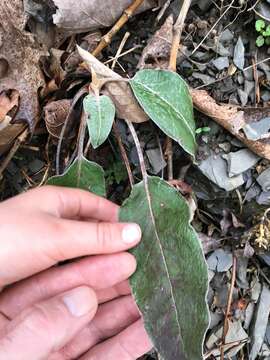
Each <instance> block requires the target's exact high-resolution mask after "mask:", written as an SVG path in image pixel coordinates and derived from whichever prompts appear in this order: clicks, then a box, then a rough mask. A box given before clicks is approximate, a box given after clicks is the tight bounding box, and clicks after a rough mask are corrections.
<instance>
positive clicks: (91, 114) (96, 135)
mask: <svg viewBox="0 0 270 360" xmlns="http://www.w3.org/2000/svg"><path fill="white" fill-rule="evenodd" d="M83 106H84V111H85V112H86V114H87V126H88V131H89V136H90V140H91V144H92V146H93V148H94V149H96V148H98V147H99V146H100V145H102V144H103V143H104V142H105V141H106V140H107V138H108V136H109V134H110V132H111V129H112V125H113V120H114V117H115V106H114V104H113V102H112V100H111V99H110V98H109V97H108V96H105V95H103V96H95V95H87V96H86V97H85V99H84V102H83Z"/></svg>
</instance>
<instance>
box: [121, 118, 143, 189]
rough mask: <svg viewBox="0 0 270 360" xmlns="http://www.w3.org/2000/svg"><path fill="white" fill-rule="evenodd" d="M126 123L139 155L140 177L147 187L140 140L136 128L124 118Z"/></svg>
mask: <svg viewBox="0 0 270 360" xmlns="http://www.w3.org/2000/svg"><path fill="white" fill-rule="evenodd" d="M126 123H127V125H128V128H129V130H130V132H131V135H132V137H133V140H134V143H135V146H136V149H137V153H138V157H139V161H140V167H141V171H142V177H143V181H144V183H145V186H146V187H147V184H148V175H147V171H146V167H145V162H144V157H143V152H142V148H141V144H140V140H139V138H138V136H137V133H136V130H135V128H134V126H133V124H132V122H131V121H129V120H126Z"/></svg>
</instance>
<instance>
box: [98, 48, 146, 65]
mask: <svg viewBox="0 0 270 360" xmlns="http://www.w3.org/2000/svg"><path fill="white" fill-rule="evenodd" d="M141 47H142V46H141V45H135V46H133V48H131V49H128V50H127V51H124V52H123V53H122V54H120V55H119V56H118V59H120V58H121V57H123V56H125V55H127V54H129V53H131V52H133V51H134V50H136V49H139V48H141ZM115 59H116V56H114V57H113V58H111V59H109V60H107V61H105V62H104V63H103V64H104V65H107V64H110V63H111V62H113V61H114V60H115Z"/></svg>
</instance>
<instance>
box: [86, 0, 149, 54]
mask: <svg viewBox="0 0 270 360" xmlns="http://www.w3.org/2000/svg"><path fill="white" fill-rule="evenodd" d="M143 1H144V0H134V1H133V3H132V4H131V5H130V6H129V7H128V8H127V9H126V10H125V11H124V12H123V14H122V16H121V17H120V19H119V20H118V21H117V22H116V24H115V25H114V26H113V27H112V28H111V30H110V31H109V32H108V33H107V34H105V35H104V36H103V37H102V39H101V41H100V43H99V44H98V46H97V47H96V48H95V50H94V51H93V53H92V55H94V56H98V55H99V54H100V53H101V51H102V50H103V49H104V48H105V47H106V46H108V45H109V44H110V43H111V41H112V38H113V36H114V35H115V34H116V33H117V32H118V31H119V30H120V29H121V28H122V27H123V26H124V25H125V23H126V22H127V21H128V20H129V18H131V17H132V15H133V14H134V13H135V11H136V10H137V9H138V7H139V6H140V5H141V4H142V3H143Z"/></svg>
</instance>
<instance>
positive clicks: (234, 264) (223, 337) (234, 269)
mask: <svg viewBox="0 0 270 360" xmlns="http://www.w3.org/2000/svg"><path fill="white" fill-rule="evenodd" d="M236 263H237V261H236V256H235V255H233V266H232V280H231V286H230V290H229V294H228V300H227V308H226V313H225V319H224V326H223V333H222V340H221V346H220V360H224V345H225V340H226V335H227V332H228V318H229V314H230V311H231V305H232V298H233V289H234V285H235V280H236Z"/></svg>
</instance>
